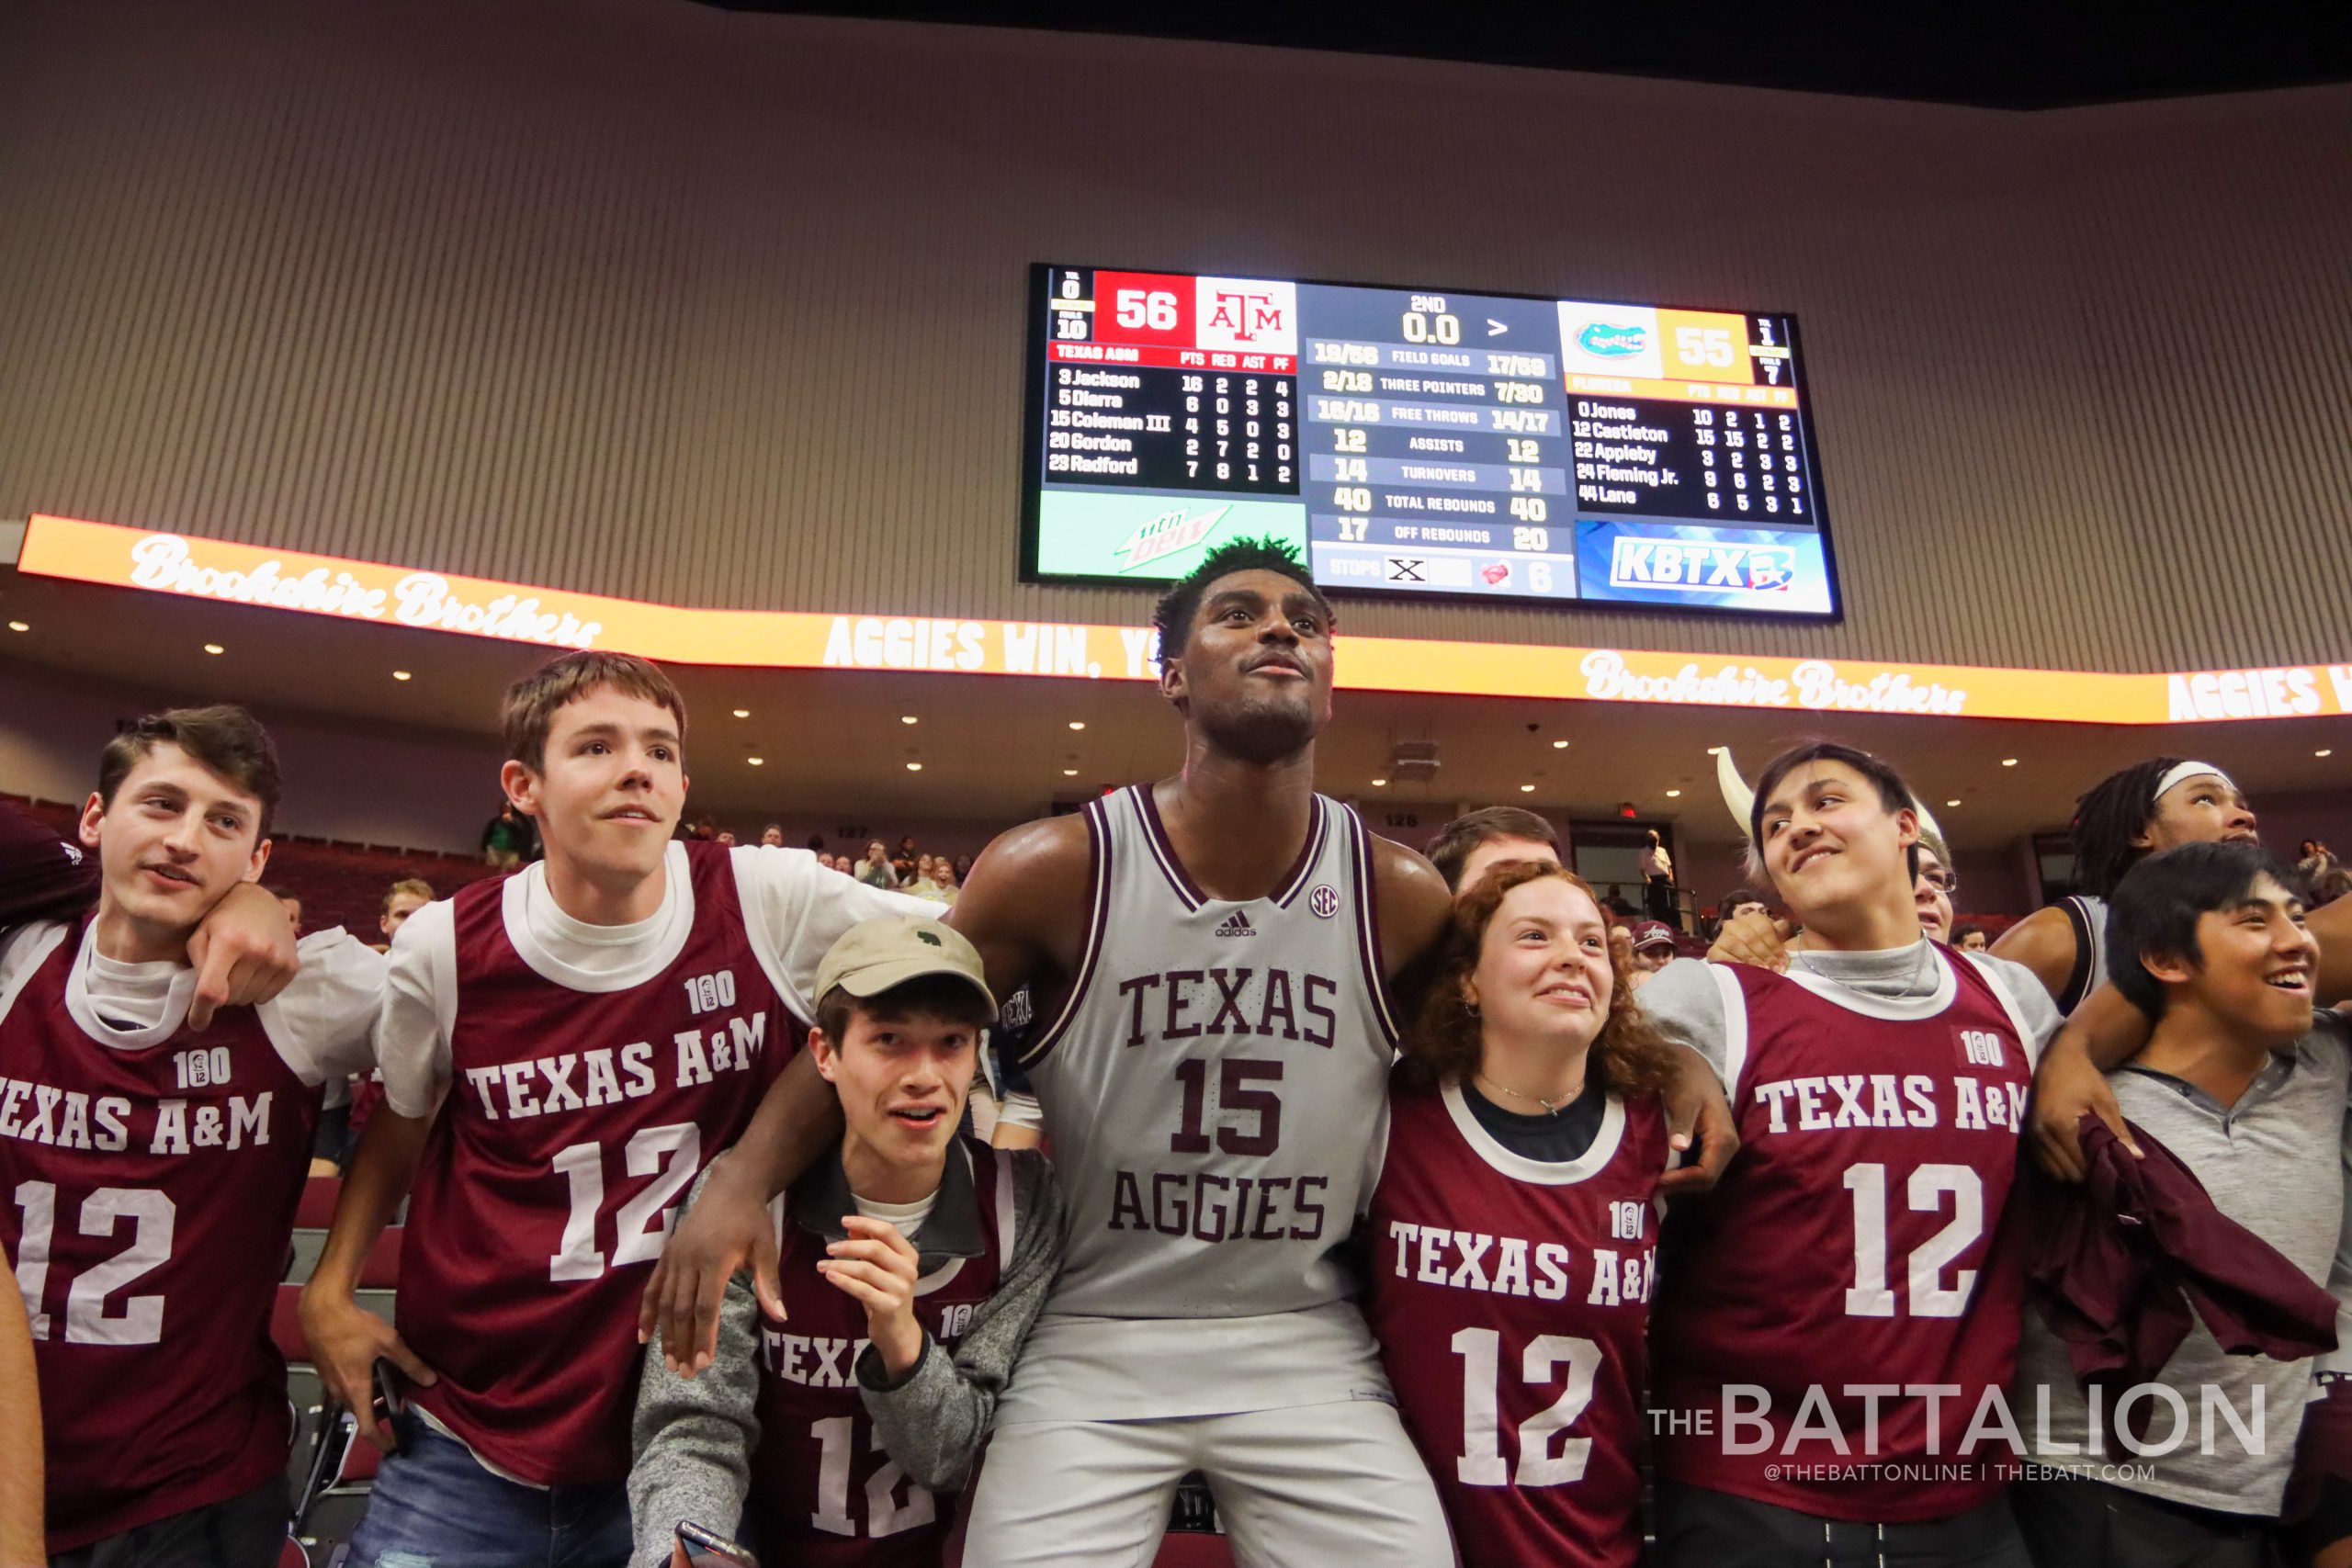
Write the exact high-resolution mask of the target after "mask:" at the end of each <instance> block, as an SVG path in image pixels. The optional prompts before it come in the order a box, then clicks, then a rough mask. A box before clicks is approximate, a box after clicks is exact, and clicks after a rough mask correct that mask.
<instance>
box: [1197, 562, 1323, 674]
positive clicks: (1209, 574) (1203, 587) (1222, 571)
mask: <svg viewBox="0 0 2352 1568" xmlns="http://www.w3.org/2000/svg"><path fill="white" fill-rule="evenodd" d="M1237 571H1272V572H1278V573H1280V574H1281V575H1282V576H1283V577H1287V578H1289V579H1290V580H1291V581H1293V582H1295V583H1297V584H1298V585H1299V586H1300V587H1301V588H1304V589H1306V591H1307V592H1309V593H1311V594H1313V595H1314V596H1315V603H1316V605H1317V608H1319V609H1320V610H1321V611H1322V612H1323V615H1324V618H1325V619H1327V620H1329V621H1330V622H1332V623H1333V624H1334V625H1336V624H1338V621H1339V617H1338V616H1337V615H1333V614H1332V611H1331V604H1330V601H1329V600H1328V599H1326V598H1324V597H1323V591H1322V590H1321V589H1319V588H1317V587H1316V586H1315V579H1314V577H1313V575H1312V574H1311V573H1309V572H1308V571H1307V570H1306V567H1305V566H1303V565H1301V564H1300V563H1299V558H1298V549H1297V547H1295V546H1293V545H1287V544H1284V543H1283V541H1282V540H1280V539H1276V538H1264V539H1235V540H1233V541H1231V542H1230V543H1227V544H1223V545H1219V546H1218V547H1216V548H1215V549H1213V550H1211V551H1210V552H1209V553H1208V554H1207V555H1206V556H1204V557H1203V558H1202V560H1201V564H1200V565H1198V566H1196V567H1194V568H1193V570H1190V571H1188V572H1186V573H1185V574H1184V575H1183V576H1182V577H1180V578H1178V579H1177V580H1176V581H1174V582H1172V583H1170V584H1169V588H1168V592H1165V593H1163V594H1161V595H1160V596H1159V604H1157V605H1156V606H1154V607H1153V609H1152V612H1151V624H1152V625H1153V626H1157V627H1159V657H1160V660H1161V661H1162V662H1163V663H1164V662H1165V661H1167V660H1170V659H1175V658H1178V657H1181V656H1182V653H1183V651H1184V639H1185V638H1186V637H1189V636H1190V635H1192V630H1193V616H1194V615H1199V614H1200V613H1201V595H1202V594H1203V593H1204V592H1207V590H1208V585H1209V584H1210V583H1212V582H1215V581H1216V580H1217V579H1218V578H1220V577H1230V576H1232V575H1233V574H1234V573H1235V572H1237Z"/></svg>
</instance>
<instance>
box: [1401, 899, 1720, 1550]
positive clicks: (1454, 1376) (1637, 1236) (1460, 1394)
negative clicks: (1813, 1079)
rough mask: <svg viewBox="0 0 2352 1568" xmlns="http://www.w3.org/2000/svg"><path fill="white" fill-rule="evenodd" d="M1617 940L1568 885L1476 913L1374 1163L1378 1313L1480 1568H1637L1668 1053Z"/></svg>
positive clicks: (1463, 924)
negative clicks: (1616, 955) (1655, 1197)
mask: <svg viewBox="0 0 2352 1568" xmlns="http://www.w3.org/2000/svg"><path fill="white" fill-rule="evenodd" d="M1608 933H1609V922H1608V918H1607V917H1606V916H1604V915H1603V914H1602V913H1601V912H1600V906H1599V905H1598V904H1596V903H1595V902H1594V900H1593V897H1592V890H1591V889H1590V888H1589V887H1588V886H1586V885H1585V883H1584V881H1583V880H1582V879H1581V878H1579V877H1577V876H1576V875H1574V874H1571V873H1568V872H1565V871H1562V870H1560V869H1559V868H1558V867H1556V866H1547V865H1544V864H1542V863H1521V864H1518V865H1514V866H1511V867H1509V868H1508V869H1505V870H1502V871H1498V872H1497V873H1495V874H1493V875H1491V876H1489V877H1487V879H1486V880H1485V881H1484V882H1482V883H1480V884H1478V885H1477V886H1476V887H1475V888H1474V889H1473V890H1472V891H1471V892H1469V893H1467V894H1465V895H1464V896H1463V898H1462V900H1461V902H1460V903H1459V904H1458V905H1457V906H1456V907H1455V908H1454V912H1453V926H1452V930H1451V931H1450V932H1449V937H1448V942H1447V944H1446V950H1445V954H1444V962H1443V965H1442V969H1441V971H1440V973H1439V975H1438V976H1437V978H1436V981H1435V983H1434V984H1433V985H1432V986H1431V987H1430V995H1429V998H1428V1001H1427V1003H1426V1005H1425V1006H1424V1007H1423V1009H1422V1011H1421V1015H1420V1020H1419V1023H1418V1024H1417V1026H1416V1027H1415V1028H1414V1030H1413V1032H1411V1033H1410V1034H1409V1035H1408V1037H1407V1040H1406V1043H1405V1059H1404V1061H1403V1062H1402V1063H1401V1064H1400V1065H1399V1066H1398V1067H1397V1072H1396V1074H1395V1076H1394V1079H1393V1082H1392V1086H1391V1088H1390V1090H1389V1108H1388V1118H1389V1121H1388V1127H1387V1129H1386V1135H1385V1145H1383V1144H1375V1154H1374V1177H1373V1179H1372V1180H1373V1190H1372V1192H1371V1197H1370V1210H1369V1215H1368V1218H1369V1222H1370V1223H1369V1224H1368V1225H1367V1227H1366V1231H1367V1240H1368V1241H1369V1243H1370V1247H1371V1254H1372V1256H1371V1264H1370V1268H1369V1270H1368V1272H1369V1275H1370V1280H1369V1299H1368V1303H1367V1305H1366V1308H1365V1313H1366V1316H1367V1317H1368V1318H1369V1319H1370V1321H1371V1323H1372V1329H1373V1334H1374V1337H1376V1338H1377V1339H1378V1340H1379V1342H1380V1355H1381V1361H1382V1363H1383V1364H1384V1365H1385V1367H1386V1368H1387V1369H1388V1376H1389V1381H1390V1382H1391V1383H1393V1384H1394V1385H1395V1387H1396V1390H1397V1404H1398V1405H1399V1406H1400V1407H1401V1409H1402V1410H1403V1413H1404V1417H1405V1428H1406V1430H1407V1431H1408V1432H1410V1433H1411V1434H1412V1437H1413V1441H1414V1443H1415V1445H1416V1446H1418V1447H1419V1450H1420V1451H1421V1458H1422V1459H1423V1460H1424V1461H1426V1462H1427V1463H1428V1465H1429V1467H1430V1473H1431V1474H1433V1475H1434V1476H1436V1478H1437V1483H1438V1494H1439V1495H1440V1496H1441V1497H1442V1498H1443V1500H1444V1503H1445V1511H1446V1517H1447V1518H1448V1520H1449V1521H1450V1522H1451V1523H1452V1525H1453V1539H1454V1541H1455V1543H1456V1544H1457V1545H1458V1546H1459V1547H1460V1548H1461V1552H1462V1561H1463V1562H1464V1564H1465V1565H1466V1568H1521V1565H1523V1564H1529V1563H1544V1562H1574V1563H1580V1564H1591V1565H1593V1568H1628V1565H1630V1564H1632V1563H1633V1562H1635V1561H1636V1560H1637V1559H1638V1558H1639V1557H1640V1555H1641V1545H1642V1532H1641V1519H1640V1512H1641V1477H1640V1475H1639V1473H1638V1472H1637V1471H1636V1470H1635V1467H1634V1459H1635V1455H1636V1454H1637V1453H1638V1452H1639V1450H1640V1448H1641V1437H1642V1410H1641V1403H1642V1388H1643V1382H1644V1378H1643V1371H1644V1362H1645V1359H1646V1358H1645V1337H1646V1333H1647V1329H1648V1323H1649V1298H1650V1261H1651V1253H1652V1247H1653V1246H1654V1243H1655V1239H1656V1234H1657V1233H1656V1231H1655V1229H1654V1228H1653V1221H1654V1215H1653V1214H1652V1213H1651V1206H1652V1205H1651V1199H1652V1194H1653V1193H1654V1192H1655V1191H1656V1190H1657V1181H1658V1178H1659V1177H1660V1176H1661V1175H1662V1174H1663V1173H1664V1171H1665V1169H1666V1161H1667V1143H1666V1118H1665V1115H1664V1113H1663V1111H1661V1110H1660V1109H1659V1105H1658V1094H1659V1092H1660V1090H1661V1089H1663V1088H1664V1087H1665V1085H1666V1082H1667V1080H1668V1077H1669V1075H1670V1073H1671V1071H1672V1066H1673V1063H1672V1058H1673V1055H1675V1048H1674V1047H1672V1046H1670V1045H1668V1044H1667V1043H1664V1042H1663V1041H1661V1040H1660V1039H1658V1037H1657V1035H1656V1034H1655V1033H1654V1032H1651V1030H1650V1028H1649V1026H1648V1024H1647V1023H1646V1022H1645V1021H1644V1020H1643V1018H1642V1015H1641V1013H1640V1011H1639V1010H1638V1009H1636V1008H1635V1007H1634V1002H1633V998H1632V989H1631V987H1632V980H1633V975H1632V972H1631V971H1628V970H1623V969H1621V968H1620V967H1619V966H1618V965H1617V964H1615V963H1614V962H1612V960H1611V955H1610V950H1609V934H1608Z"/></svg>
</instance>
